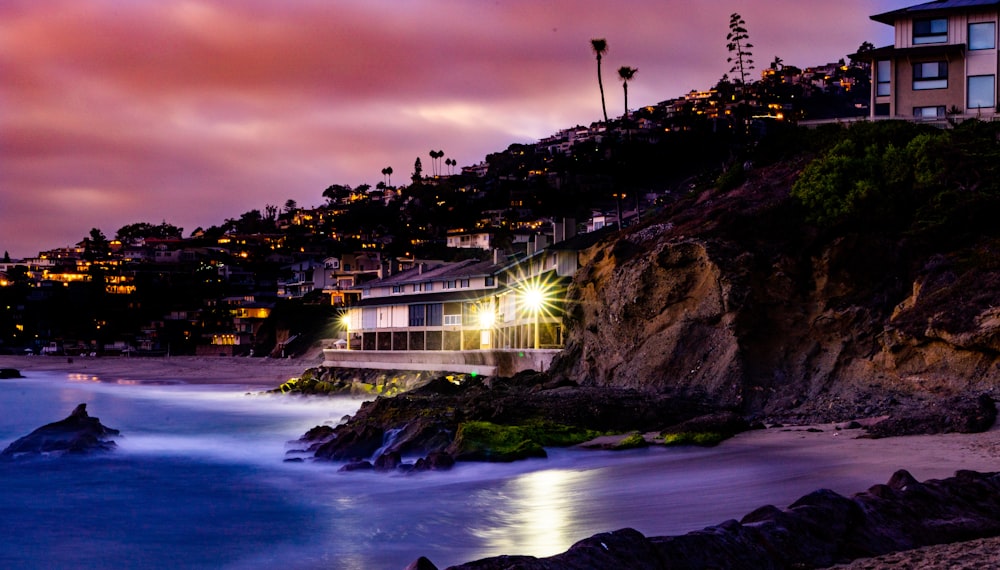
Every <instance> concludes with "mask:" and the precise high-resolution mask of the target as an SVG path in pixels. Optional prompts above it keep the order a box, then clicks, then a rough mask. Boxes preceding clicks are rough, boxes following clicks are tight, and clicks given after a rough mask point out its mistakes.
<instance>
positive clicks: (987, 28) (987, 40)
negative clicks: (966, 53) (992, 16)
mask: <svg viewBox="0 0 1000 570" xmlns="http://www.w3.org/2000/svg"><path fill="white" fill-rule="evenodd" d="M996 37H997V25H996V22H983V23H979V24H969V49H970V50H977V49H994V48H996V47H997V40H996Z"/></svg>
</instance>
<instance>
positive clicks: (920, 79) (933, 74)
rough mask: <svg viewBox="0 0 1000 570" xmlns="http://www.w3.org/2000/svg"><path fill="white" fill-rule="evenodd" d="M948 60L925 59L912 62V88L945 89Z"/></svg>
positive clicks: (917, 89)
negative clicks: (920, 61) (922, 61)
mask: <svg viewBox="0 0 1000 570" xmlns="http://www.w3.org/2000/svg"><path fill="white" fill-rule="evenodd" d="M947 88H948V62H946V61H927V62H924V63H914V64H913V90H914V91H921V90H924V89H947Z"/></svg>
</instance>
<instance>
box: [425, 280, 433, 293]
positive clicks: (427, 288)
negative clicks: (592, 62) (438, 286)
mask: <svg viewBox="0 0 1000 570" xmlns="http://www.w3.org/2000/svg"><path fill="white" fill-rule="evenodd" d="M433 290H434V283H432V282H430V281H428V282H427V283H424V291H433Z"/></svg>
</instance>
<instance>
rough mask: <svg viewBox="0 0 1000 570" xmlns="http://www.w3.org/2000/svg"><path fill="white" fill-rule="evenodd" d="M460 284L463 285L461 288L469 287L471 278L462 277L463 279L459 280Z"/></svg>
mask: <svg viewBox="0 0 1000 570" xmlns="http://www.w3.org/2000/svg"><path fill="white" fill-rule="evenodd" d="M458 286H459V287H461V288H463V289H468V288H469V280H468V279H462V280H461V281H459V282H458Z"/></svg>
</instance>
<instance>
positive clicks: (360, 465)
mask: <svg viewBox="0 0 1000 570" xmlns="http://www.w3.org/2000/svg"><path fill="white" fill-rule="evenodd" d="M373 468H374V466H373V465H372V462H371V461H354V462H351V463H348V464H347V465H344V466H343V467H341V468H340V469H338V471H347V472H349V471H371V470H372V469H373Z"/></svg>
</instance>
